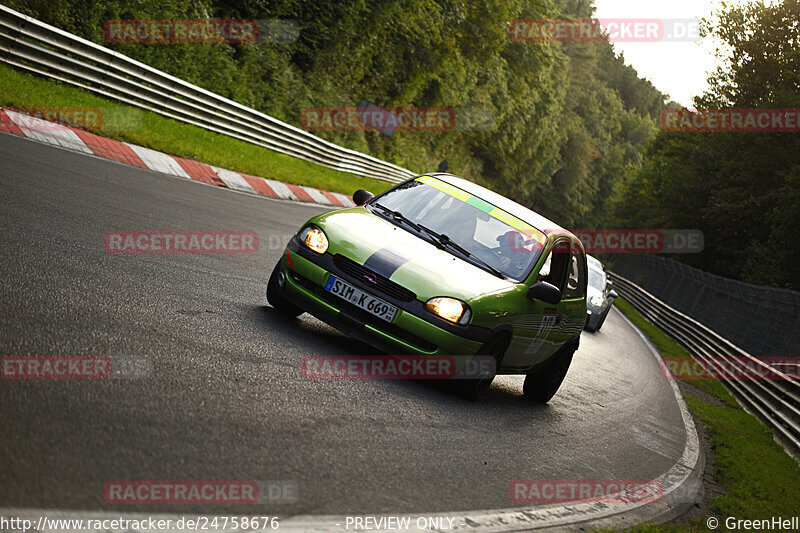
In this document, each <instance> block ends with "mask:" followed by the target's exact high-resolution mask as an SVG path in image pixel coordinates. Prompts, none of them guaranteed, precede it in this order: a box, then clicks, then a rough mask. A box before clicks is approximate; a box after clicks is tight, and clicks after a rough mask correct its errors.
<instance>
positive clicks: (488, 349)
mask: <svg viewBox="0 0 800 533" xmlns="http://www.w3.org/2000/svg"><path fill="white" fill-rule="evenodd" d="M508 344H509V340H508V338H507V336H505V335H499V336H496V337H492V338H491V339H489V340H488V341H486V343H485V344H484V345H483V346H481V349H480V350H478V353H476V354H475V355H491V356H492V357H494V368H493V369H492V373H491V375H489V376H487V377H485V378H481V379H460V380H457V383H456V387H457V391H458V393H459V394H460V395H461V396H463V397H464V398H466V399H468V400H472V401H475V400H477V399H478V398H480V397H481V396H483V395H484V394H485V393H486V391H487V390H489V387H490V386H491V385H492V381H494V378H495V376H496V375H497V371H498V370H499V369H500V363H501V362H502V361H503V356H504V355H505V353H506V350H507V349H508Z"/></svg>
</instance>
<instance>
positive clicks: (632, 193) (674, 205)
mask: <svg viewBox="0 0 800 533" xmlns="http://www.w3.org/2000/svg"><path fill="white" fill-rule="evenodd" d="M798 21H800V2H798V0H783V1H781V2H773V3H771V4H764V3H761V2H753V3H751V4H750V5H746V6H741V7H736V6H734V7H729V8H725V9H723V10H722V11H721V12H720V13H718V16H717V17H716V20H714V22H713V23H708V22H707V23H706V28H705V32H706V33H707V34H708V35H709V36H715V37H716V38H717V39H718V41H719V42H720V44H721V48H720V51H719V55H720V57H721V58H722V59H724V61H723V62H722V66H721V67H720V68H719V70H718V71H717V72H716V73H714V74H713V75H712V76H711V77H710V79H709V82H710V88H709V90H708V92H707V93H706V94H704V95H703V96H702V97H699V98H697V99H696V102H695V106H696V107H697V108H698V109H728V108H739V109H751V108H758V109H795V110H796V109H798V108H800V23H799V22H798ZM645 161H646V162H645V164H644V167H643V169H642V171H641V172H640V173H638V175H637V176H636V177H635V179H633V180H632V181H631V182H629V183H626V185H625V187H624V189H625V190H624V192H623V193H622V194H621V197H620V198H621V199H622V200H621V202H620V204H619V205H618V206H617V208H616V212H617V215H618V223H620V224H622V225H628V226H631V225H632V226H637V227H641V226H640V225H644V226H651V227H685V228H698V229H701V230H702V231H703V232H704V233H705V238H706V239H705V240H706V249H705V251H704V253H702V254H699V255H696V256H693V255H686V256H683V257H680V259H681V260H683V261H686V262H688V263H690V264H693V266H697V267H699V268H702V269H704V270H708V271H711V272H714V273H717V274H720V275H723V276H728V277H733V278H737V279H741V280H744V281H748V282H751V283H756V284H762V285H774V286H778V287H786V288H793V289H795V290H800V268H798V264H799V263H800V245H798V241H797V239H796V238H795V236H796V235H800V136H798V134H797V133H774V132H772V133H767V132H762V133H743V132H736V133H734V132H730V133H719V132H704V133H697V132H694V133H685V132H684V133H667V132H661V133H659V134H658V136H657V137H656V138H655V139H654V141H653V143H652V145H651V146H650V147H649V149H648V150H647V153H646V159H645Z"/></svg>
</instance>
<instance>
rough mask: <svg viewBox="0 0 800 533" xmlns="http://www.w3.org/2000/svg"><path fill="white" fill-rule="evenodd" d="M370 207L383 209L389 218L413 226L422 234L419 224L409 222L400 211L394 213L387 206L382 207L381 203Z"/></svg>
mask: <svg viewBox="0 0 800 533" xmlns="http://www.w3.org/2000/svg"><path fill="white" fill-rule="evenodd" d="M369 205H370V206H372V207H377V208H379V209H381V210H382V211H383V212H384V213H386V214H388V215H389V216H391V217H392V218H393V219H394V220H396V221H398V222H405V223H406V224H408V225H409V226H411V227H412V228H414V229H415V230H417V231H419V232H422V228H420V227H419V225H418V224H415V223H414V222H411V221H410V220H408V219H407V218H406V217H405V216H403V213H401V212H400V211H393V210H391V209H389V208H388V207H386V206H385V205H381V204H379V203H372V204H369Z"/></svg>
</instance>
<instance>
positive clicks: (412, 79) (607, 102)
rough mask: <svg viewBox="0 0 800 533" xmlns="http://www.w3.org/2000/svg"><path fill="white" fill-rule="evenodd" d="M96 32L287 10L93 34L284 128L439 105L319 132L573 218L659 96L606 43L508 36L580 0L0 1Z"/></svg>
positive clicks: (616, 168)
mask: <svg viewBox="0 0 800 533" xmlns="http://www.w3.org/2000/svg"><path fill="white" fill-rule="evenodd" d="M4 3H6V4H8V5H10V6H11V7H13V8H15V9H19V10H21V11H23V12H26V13H28V14H31V15H33V16H35V17H36V18H39V19H41V20H44V21H45V22H49V23H51V24H54V25H56V26H59V27H61V28H63V29H65V30H68V31H70V32H74V33H76V34H78V35H81V36H83V37H86V38H88V39H90V40H92V41H95V42H97V43H101V44H107V43H105V42H104V35H103V24H104V22H106V21H107V20H112V19H172V18H179V19H180V18H205V17H213V18H245V19H281V20H290V21H293V22H294V23H295V24H296V25H297V28H298V30H299V32H298V33H297V38H296V39H294V40H292V41H291V42H283V43H281V42H262V43H257V44H255V43H247V44H225V43H218V44H202V45H197V44H107V45H108V46H111V47H113V48H115V49H117V50H119V51H120V52H122V53H125V54H127V55H129V56H132V57H134V58H136V59H138V60H141V61H143V62H145V63H147V64H150V65H152V66H154V67H156V68H159V69H162V70H165V71H167V72H169V73H171V74H174V75H176V76H178V77H181V78H183V79H186V80H188V81H190V82H193V83H196V84H198V85H200V86H202V87H205V88H207V89H209V90H212V91H214V92H216V93H219V94H221V95H223V96H227V97H229V98H232V99H234V100H237V101H239V102H241V103H243V104H246V105H249V106H252V107H255V108H257V109H259V110H262V111H264V112H266V113H269V114H271V115H273V116H275V117H277V118H280V119H282V120H285V121H287V122H289V123H291V124H295V125H299V124H300V115H301V112H302V110H303V109H304V108H309V107H356V106H357V105H358V104H359V102H360V101H362V100H367V101H370V102H374V103H375V104H377V105H379V106H381V107H385V108H396V107H422V108H429V107H446V108H453V109H455V110H456V112H457V113H458V114H459V115H460V116H467V115H470V114H472V115H474V116H477V117H488V118H489V121H488V122H484V123H483V126H482V127H478V128H475V127H471V128H467V129H466V130H464V129H463V128H459V129H458V130H457V131H439V132H420V131H404V132H395V133H394V135H391V136H388V135H383V134H381V133H379V132H376V131H366V132H364V131H359V132H326V133H320V135H321V136H323V137H325V138H328V139H330V140H332V141H334V142H337V143H340V144H344V145H346V146H348V147H350V148H354V149H357V150H361V151H368V152H370V153H372V154H374V155H376V156H377V157H380V158H383V159H387V160H389V161H392V162H394V163H397V164H399V165H402V166H405V167H407V168H410V169H413V170H416V171H419V172H424V171H432V170H435V169H436V168H437V166H438V163H439V162H440V161H441V160H447V161H448V163H449V170H450V171H452V172H455V173H457V174H460V175H463V176H465V177H468V178H471V179H473V180H475V181H478V182H482V183H485V184H488V185H490V186H491V187H492V188H494V189H496V190H498V191H500V192H502V193H505V194H506V195H508V196H510V197H512V198H514V199H515V200H517V201H519V202H521V203H523V204H527V205H529V206H532V207H533V208H535V209H536V210H538V211H540V212H542V213H543V214H545V215H548V216H550V217H551V218H553V219H554V220H556V221H557V222H559V223H561V224H562V225H565V226H571V227H577V226H580V227H591V226H593V225H598V224H602V223H603V222H604V221H605V220H606V218H607V213H608V206H609V204H610V202H609V199H610V198H612V197H613V194H614V191H615V189H616V188H617V184H618V183H619V182H620V180H622V179H623V177H624V176H626V175H629V174H631V173H632V172H633V171H634V170H635V169H636V168H638V167H639V166H640V165H641V157H642V155H641V154H642V151H643V148H644V146H645V145H646V143H647V142H648V140H649V139H650V138H651V137H652V136H653V134H654V133H655V122H654V120H653V119H654V118H655V117H657V115H658V113H659V111H660V109H661V108H662V107H663V106H664V104H665V96H664V95H663V94H661V93H660V92H659V91H657V90H656V89H655V88H654V87H653V86H652V85H651V84H650V83H649V82H647V81H645V80H642V79H640V78H639V77H638V76H637V74H636V72H635V71H634V70H633V69H632V68H631V67H630V66H626V65H625V62H624V59H623V58H622V57H620V56H618V55H615V53H614V50H613V48H612V46H611V44H609V43H608V42H599V43H598V42H591V43H569V44H565V43H557V42H544V43H532V42H515V41H513V40H512V39H510V37H509V33H508V27H509V22H510V21H512V20H514V19H516V18H520V17H525V18H534V17H536V18H552V17H590V16H591V15H592V5H591V4H592V0H476V1H471V0H376V1H366V0H338V1H330V0H313V1H297V0H236V1H234V0H10V1H9V0H4Z"/></svg>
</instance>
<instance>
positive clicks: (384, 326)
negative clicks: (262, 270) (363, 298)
mask: <svg viewBox="0 0 800 533" xmlns="http://www.w3.org/2000/svg"><path fill="white" fill-rule="evenodd" d="M289 275H290V276H291V277H292V279H293V280H294V281H295V282H297V283H298V284H300V285H301V286H303V287H305V288H306V289H308V290H309V291H311V292H313V293H314V294H316V295H317V296H319V297H320V298H322V299H323V300H325V301H327V302H329V303H331V304H332V305H334V306H335V307H338V308H339V309H340V310H341V311H342V312H344V313H346V314H347V315H349V316H351V317H353V318H354V319H355V320H357V321H359V322H361V323H363V324H369V325H370V326H373V327H375V328H377V329H380V330H381V331H383V332H385V333H388V334H389V335H392V336H393V337H395V338H397V339H400V340H402V341H405V342H407V343H409V344H411V345H413V346H416V347H417V348H419V349H420V350H422V351H425V352H433V351H434V350H436V345H435V344H433V343H432V342H429V341H427V340H425V339H423V338H422V337H418V336H416V335H414V334H413V333H411V332H409V331H406V330H404V329H403V328H401V327H398V326H395V325H394V324H391V323H389V322H386V321H385V320H381V319H380V318H378V317H376V316H373V315H372V314H370V313H368V312H366V311H364V310H363V309H360V308H358V307H356V306H355V305H353V304H351V303H350V302H348V301H346V300H343V299H341V298H339V297H338V296H335V295H334V294H331V293H330V292H328V291H326V290H325V289H323V288H322V287H320V286H319V285H317V284H315V283H314V282H312V281H311V280H309V279H308V278H306V277H305V276H301V275H300V274H298V273H297V272H294V271H290V272H289ZM365 333H368V332H366V331H365Z"/></svg>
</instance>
